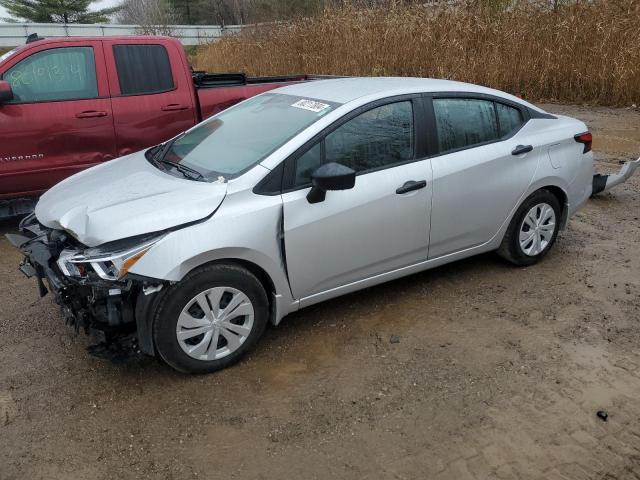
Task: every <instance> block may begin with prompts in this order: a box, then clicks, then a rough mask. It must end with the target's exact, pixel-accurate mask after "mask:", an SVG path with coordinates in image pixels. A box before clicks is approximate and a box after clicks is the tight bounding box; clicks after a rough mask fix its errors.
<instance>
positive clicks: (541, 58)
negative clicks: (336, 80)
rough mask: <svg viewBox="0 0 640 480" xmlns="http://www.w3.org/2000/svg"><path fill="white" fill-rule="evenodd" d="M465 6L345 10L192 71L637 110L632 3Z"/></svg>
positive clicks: (250, 32) (208, 53)
mask: <svg viewBox="0 0 640 480" xmlns="http://www.w3.org/2000/svg"><path fill="white" fill-rule="evenodd" d="M524 5H525V6H522V4H521V6H518V7H515V8H511V9H508V10H507V11H503V12H495V11H489V10H483V9H479V8H473V7H450V6H449V7H433V6H424V5H423V6H417V5H414V6H407V5H401V4H394V3H391V4H389V5H388V6H387V7H385V8H373V9H372V8H369V9H362V8H356V7H354V6H353V5H351V6H349V5H347V6H345V7H341V8H335V9H329V10H325V11H324V12H323V13H321V14H319V15H318V16H316V17H312V18H303V19H297V20H292V21H289V22H286V23H281V24H276V25H270V26H262V27H256V28H251V29H247V30H245V31H244V32H243V33H241V34H238V35H235V36H229V37H226V38H224V39H222V40H220V41H218V42H216V43H213V44H211V45H206V46H203V47H200V49H199V51H198V54H197V55H196V64H197V67H198V68H202V69H207V70H211V71H217V72H226V71H244V72H247V73H248V74H251V75H280V74H287V73H316V74H332V75H367V76H368V75H375V76H378V75H391V76H416V77H435V78H448V79H455V80H460V81H466V82H471V83H477V84H482V85H488V86H491V87H494V88H498V89H500V90H505V91H508V92H511V93H515V94H518V95H522V96H523V97H525V98H527V99H530V100H535V101H542V100H545V101H561V102H572V103H590V104H600V105H631V104H638V103H640V1H639V0H606V1H605V0H591V1H582V2H579V3H575V4H572V5H568V6H565V7H562V8H560V9H558V10H557V11H553V10H548V9H547V10H545V9H540V8H535V7H533V6H531V4H530V3H528V2H525V3H524Z"/></svg>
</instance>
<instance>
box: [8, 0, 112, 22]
mask: <svg viewBox="0 0 640 480" xmlns="http://www.w3.org/2000/svg"><path fill="white" fill-rule="evenodd" d="M118 3H120V1H119V0H98V1H95V2H93V3H92V4H91V8H92V9H94V10H95V9H100V8H107V7H113V6H114V5H117V4H118ZM2 17H8V15H7V11H6V10H5V9H4V7H0V18H2Z"/></svg>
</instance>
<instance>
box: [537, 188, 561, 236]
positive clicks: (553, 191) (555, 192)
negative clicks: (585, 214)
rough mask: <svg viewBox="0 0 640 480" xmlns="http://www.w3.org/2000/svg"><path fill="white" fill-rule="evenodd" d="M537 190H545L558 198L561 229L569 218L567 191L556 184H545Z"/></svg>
mask: <svg viewBox="0 0 640 480" xmlns="http://www.w3.org/2000/svg"><path fill="white" fill-rule="evenodd" d="M538 190H547V191H548V192H550V193H551V194H552V195H553V196H554V197H556V198H557V199H558V203H559V204H560V207H561V208H562V212H561V217H560V229H561V230H563V229H564V228H565V226H566V225H567V221H568V220H569V218H568V216H569V196H568V195H567V192H565V191H564V190H563V189H562V188H560V187H559V186H557V185H547V186H544V187H541V188H539V189H538ZM538 190H535V191H536V192H537V191H538ZM532 193H533V192H532ZM529 195H531V194H529Z"/></svg>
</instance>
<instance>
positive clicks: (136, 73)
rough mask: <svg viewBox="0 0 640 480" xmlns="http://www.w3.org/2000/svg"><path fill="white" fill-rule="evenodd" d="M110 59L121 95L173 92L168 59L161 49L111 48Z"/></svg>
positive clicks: (122, 46)
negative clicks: (114, 65)
mask: <svg viewBox="0 0 640 480" xmlns="http://www.w3.org/2000/svg"><path fill="white" fill-rule="evenodd" d="M113 56H114V57H115V60H116V69H117V71H118V81H119V82H120V93H121V94H122V95H142V94H149V93H159V92H166V91H168V90H173V88H174V83H173V76H172V75H171V64H170V63H169V55H168V54H167V50H166V49H165V48H164V47H163V46H162V45H114V46H113Z"/></svg>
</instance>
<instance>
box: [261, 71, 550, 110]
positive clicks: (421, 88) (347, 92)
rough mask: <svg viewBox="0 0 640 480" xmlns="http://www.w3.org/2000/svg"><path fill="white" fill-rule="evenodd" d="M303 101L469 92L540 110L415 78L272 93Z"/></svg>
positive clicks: (478, 89)
mask: <svg viewBox="0 0 640 480" xmlns="http://www.w3.org/2000/svg"><path fill="white" fill-rule="evenodd" d="M272 92H277V93H285V94H288V95H295V96H299V97H309V98H314V99H318V100H327V101H329V102H337V103H343V104H344V103H349V102H352V101H354V100H357V99H359V98H362V97H369V96H374V97H381V98H382V97H387V96H393V95H402V94H408V93H418V92H420V93H431V92H466V93H483V94H488V95H495V96H498V97H502V98H505V99H508V100H511V101H515V102H519V103H522V104H524V105H527V106H529V107H532V108H535V109H536V110H540V109H539V108H537V107H535V106H533V105H531V104H529V103H527V102H525V101H523V100H522V99H520V98H517V97H515V96H513V95H510V94H508V93H505V92H501V91H499V90H494V89H492V88H487V87H482V86H480V85H473V84H471V83H463V82H455V81H453V80H438V79H434V78H415V77H348V78H334V79H329V80H314V81H312V82H303V83H296V84H293V85H289V86H286V87H282V88H278V89H277V90H272Z"/></svg>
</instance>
